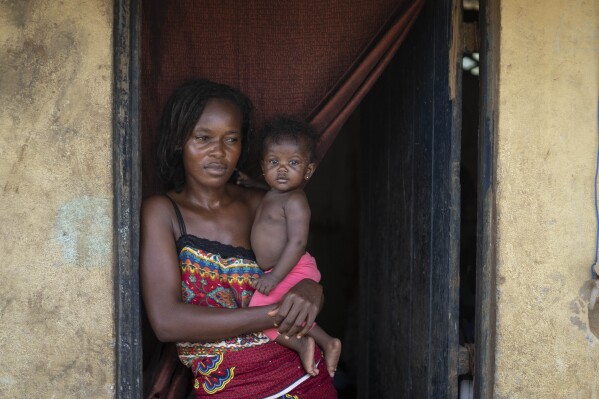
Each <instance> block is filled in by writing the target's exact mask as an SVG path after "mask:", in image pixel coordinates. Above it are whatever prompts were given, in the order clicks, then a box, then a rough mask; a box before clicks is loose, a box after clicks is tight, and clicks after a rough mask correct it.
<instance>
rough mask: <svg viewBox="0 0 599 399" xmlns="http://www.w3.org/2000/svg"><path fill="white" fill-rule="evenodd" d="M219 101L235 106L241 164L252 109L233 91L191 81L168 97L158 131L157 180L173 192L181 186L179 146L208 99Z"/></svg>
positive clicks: (225, 86) (247, 139)
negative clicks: (238, 115)
mask: <svg viewBox="0 0 599 399" xmlns="http://www.w3.org/2000/svg"><path fill="white" fill-rule="evenodd" d="M215 98H216V99H222V100H226V101H230V102H231V103H233V104H235V106H237V108H239V110H240V111H241V114H242V117H243V122H242V123H243V124H242V127H241V148H242V152H241V158H240V160H239V164H240V165H241V164H243V162H244V161H245V159H246V157H247V151H248V149H249V139H250V135H251V130H252V120H253V109H254V107H253V105H252V103H251V101H250V99H249V98H248V97H247V96H246V95H245V94H243V93H242V92H241V91H239V90H238V89H236V88H233V87H231V86H227V85H225V84H220V83H215V82H212V81H210V80H207V79H192V80H189V81H187V82H185V83H183V84H182V85H181V86H179V87H178V88H177V89H175V91H174V92H173V94H171V96H170V97H169V99H168V101H167V103H166V105H165V107H164V111H163V112H162V119H161V121H160V128H159V130H158V143H157V158H158V159H157V160H158V173H159V174H160V177H161V178H162V179H163V180H164V182H165V183H167V184H168V185H169V186H171V187H172V188H174V189H175V191H181V189H182V188H183V185H184V184H185V171H184V169H183V146H184V145H185V143H186V142H187V139H188V138H189V136H190V135H191V132H192V131H193V128H194V127H195V125H196V124H197V123H198V120H199V119H200V116H201V115H202V112H204V108H205V107H206V104H207V103H208V101H209V100H211V99H215Z"/></svg>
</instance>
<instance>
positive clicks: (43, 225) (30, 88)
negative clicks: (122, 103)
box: [0, 0, 115, 398]
mask: <svg viewBox="0 0 599 399" xmlns="http://www.w3.org/2000/svg"><path fill="white" fill-rule="evenodd" d="M112 3H113V2H112V1H110V0H93V1H81V0H61V1H55V0H12V1H11V0H2V1H0V259H1V263H0V397H2V398H41V397H44V398H82V397H86V398H101V397H113V396H114V392H115V376H114V373H115V368H114V364H115V355H114V344H115V342H114V339H115V331H114V322H113V313H114V311H113V308H114V304H113V280H112V279H113V270H112V269H113V263H114V261H113V250H112V245H113V241H112V240H113V238H112V174H111V159H112V156H111V138H112V127H111V120H112V119H111V118H112V115H111V103H112V99H111V87H112V83H111V82H112V15H113V12H112Z"/></svg>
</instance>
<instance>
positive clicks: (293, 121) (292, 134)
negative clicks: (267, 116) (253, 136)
mask: <svg viewBox="0 0 599 399" xmlns="http://www.w3.org/2000/svg"><path fill="white" fill-rule="evenodd" d="M318 139H319V136H318V134H317V133H316V129H314V128H313V127H312V126H311V125H310V124H309V123H308V122H305V121H303V120H300V119H297V118H293V117H290V116H284V115H281V116H276V117H275V118H273V119H272V120H271V121H270V122H268V123H267V124H266V126H264V128H263V129H262V131H261V132H260V144H261V145H260V148H261V149H262V154H264V152H265V151H266V147H267V146H268V145H269V144H271V143H277V144H278V143H281V142H282V141H285V140H291V141H293V142H294V143H297V144H303V145H305V148H306V150H307V151H308V154H309V155H308V156H309V158H310V162H315V161H316V145H317V144H318Z"/></svg>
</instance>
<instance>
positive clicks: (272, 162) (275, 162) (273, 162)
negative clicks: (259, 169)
mask: <svg viewBox="0 0 599 399" xmlns="http://www.w3.org/2000/svg"><path fill="white" fill-rule="evenodd" d="M268 163H269V164H271V165H278V164H279V161H277V160H276V159H269V160H268Z"/></svg>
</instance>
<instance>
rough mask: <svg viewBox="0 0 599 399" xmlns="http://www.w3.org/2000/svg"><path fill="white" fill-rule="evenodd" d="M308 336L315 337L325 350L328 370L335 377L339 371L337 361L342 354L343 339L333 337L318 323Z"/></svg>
mask: <svg viewBox="0 0 599 399" xmlns="http://www.w3.org/2000/svg"><path fill="white" fill-rule="evenodd" d="M308 336H309V337H312V338H314V340H315V341H316V343H317V344H318V346H320V348H321V349H322V350H323V351H324V361H325V362H326V364H327V371H328V372H329V374H330V376H331V377H333V376H334V375H335V371H337V363H339V357H340V356H341V341H340V340H339V339H338V338H334V337H331V336H330V335H329V334H327V333H326V331H325V330H323V329H322V328H320V327H319V326H318V325H315V326H314V327H312V329H311V330H310V332H309V333H308Z"/></svg>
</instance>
